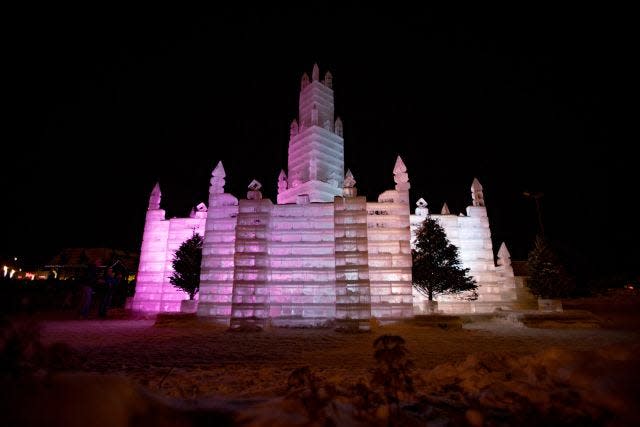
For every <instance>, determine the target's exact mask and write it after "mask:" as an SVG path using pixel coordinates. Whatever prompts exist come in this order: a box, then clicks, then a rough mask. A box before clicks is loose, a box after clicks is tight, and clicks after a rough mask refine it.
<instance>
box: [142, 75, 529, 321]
mask: <svg viewBox="0 0 640 427" xmlns="http://www.w3.org/2000/svg"><path fill="white" fill-rule="evenodd" d="M344 170H345V166H344V138H343V129H342V121H341V120H340V118H339V117H338V118H336V117H335V116H334V96H333V89H332V75H331V73H330V72H326V73H325V75H324V78H323V79H322V80H320V72H319V69H318V66H317V65H314V67H313V71H312V73H311V78H309V76H308V74H307V73H305V74H304V75H303V76H302V81H301V87H300V97H299V110H298V118H297V119H296V120H293V122H292V123H291V127H290V138H289V149H288V165H287V170H286V171H285V170H283V171H281V172H280V175H279V177H278V197H277V203H276V204H274V203H273V202H272V201H271V200H268V199H264V198H263V197H262V193H261V191H260V190H261V184H260V183H259V182H257V181H255V180H254V181H252V182H251V183H250V184H249V187H248V192H247V195H246V198H243V199H238V198H237V197H235V196H233V195H232V194H229V193H226V192H225V188H224V187H225V176H226V171H225V170H224V167H223V165H222V162H219V163H218V164H217V166H216V167H215V169H214V170H213V172H212V178H211V186H210V188H209V203H208V205H205V204H204V203H201V204H200V205H198V206H197V207H196V208H195V209H194V210H193V211H192V213H191V215H190V216H189V217H188V218H172V219H166V218H165V211H164V210H162V209H161V208H160V199H161V192H160V187H159V185H156V186H155V188H154V189H153V191H152V193H151V197H150V200H149V209H148V211H147V216H146V222H145V228H144V234H143V239H142V248H141V254H140V266H139V270H138V275H137V285H136V293H135V296H134V298H133V302H132V308H133V309H134V310H139V311H145V312H171V311H180V310H181V301H182V300H184V299H185V298H186V294H185V293H184V292H182V291H180V290H178V289H176V288H174V287H173V286H172V285H171V283H170V282H169V276H170V275H171V261H172V259H173V254H174V253H175V251H176V250H177V249H178V247H179V246H180V244H181V243H182V242H184V241H185V240H187V239H188V238H189V237H191V236H192V233H193V232H194V231H195V232H197V233H200V234H201V235H203V237H204V247H203V257H202V271H201V280H200V292H199V294H198V302H197V314H198V315H199V316H206V317H208V318H211V319H213V320H216V321H220V322H223V323H225V324H228V325H231V326H236V325H240V324H243V323H246V322H252V323H259V324H263V323H264V322H266V321H269V322H270V323H271V324H275V325H290V326H295V325H316V324H322V323H324V322H327V321H336V322H340V321H349V322H351V323H352V324H353V323H355V324H358V325H359V326H360V327H362V328H366V327H367V325H368V324H369V321H370V319H371V318H372V317H375V318H377V319H379V320H381V321H392V320H397V319H401V318H405V317H410V316H413V315H414V314H415V313H420V312H423V310H424V309H425V307H426V306H427V303H426V301H425V297H423V296H422V295H421V294H420V293H418V292H417V291H416V290H415V289H413V287H412V281H411V240H412V234H413V232H414V231H415V230H416V229H417V228H418V226H419V225H420V223H421V222H422V221H423V220H424V218H425V217H426V215H428V214H429V211H428V208H427V204H426V202H425V201H424V200H423V199H420V200H418V202H417V208H416V209H415V214H414V215H412V214H411V212H410V206H409V190H410V188H411V187H410V184H409V175H408V173H407V168H406V166H405V164H404V163H403V161H402V159H401V158H400V156H398V157H397V159H396V161H395V166H394V168H393V170H392V171H391V170H390V171H389V175H390V177H389V178H391V172H392V173H393V181H394V184H395V185H394V187H393V189H390V190H387V191H385V192H383V193H382V194H380V195H379V196H378V199H377V201H376V202H370V201H367V199H366V197H364V196H359V195H358V193H357V189H356V180H355V178H354V176H353V175H352V173H351V171H349V170H348V169H347V172H346V174H345V172H344ZM471 196H472V204H471V206H469V207H468V208H467V210H466V215H463V214H460V215H451V214H450V213H449V211H448V209H447V207H446V205H445V206H444V207H443V209H442V211H441V213H440V214H437V215H434V214H431V216H432V217H434V218H436V219H438V221H440V224H441V225H442V226H443V228H444V229H445V232H446V233H447V236H448V238H449V240H450V241H451V242H452V243H453V244H455V245H456V246H458V248H459V253H460V256H461V260H462V263H463V264H464V266H465V267H468V268H470V271H471V275H472V276H473V277H474V278H475V279H476V281H477V282H478V285H479V287H478V298H477V300H475V301H468V300H466V299H464V297H463V296H440V297H439V298H438V299H439V309H440V310H442V311H445V312H486V311H492V310H495V309H496V308H503V309H508V308H511V307H512V306H513V305H514V304H515V303H516V300H517V298H516V286H515V281H514V276H513V269H512V268H511V263H510V257H509V253H508V251H507V249H506V247H505V246H504V244H503V245H502V246H501V247H500V250H499V251H498V254H497V255H498V258H497V263H496V261H494V252H493V247H492V243H491V231H490V228H489V220H488V218H487V211H486V208H485V203H484V196H483V189H482V186H481V185H480V183H479V182H478V181H477V180H474V181H473V183H472V185H471ZM496 264H497V265H496Z"/></svg>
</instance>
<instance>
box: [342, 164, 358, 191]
mask: <svg viewBox="0 0 640 427" xmlns="http://www.w3.org/2000/svg"><path fill="white" fill-rule="evenodd" d="M343 187H344V188H343V190H342V194H343V195H344V197H355V196H357V195H358V190H357V189H356V179H355V178H354V177H353V174H352V173H351V169H347V173H346V174H345V176H344V184H343Z"/></svg>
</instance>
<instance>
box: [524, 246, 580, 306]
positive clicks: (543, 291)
mask: <svg viewBox="0 0 640 427" xmlns="http://www.w3.org/2000/svg"><path fill="white" fill-rule="evenodd" d="M528 264H529V279H528V280H527V286H528V287H529V289H530V290H531V293H533V294H534V295H535V296H537V297H539V298H551V299H553V298H562V297H566V296H568V295H569V293H570V292H571V291H572V290H573V288H574V283H573V280H572V279H571V277H570V276H569V274H568V273H567V271H566V270H565V268H564V266H563V265H562V264H561V263H560V260H559V259H558V257H557V256H556V254H555V253H554V252H553V250H552V249H551V247H550V246H549V245H548V243H547V242H546V241H545V239H544V238H543V237H541V236H537V237H536V241H535V245H534V247H533V249H532V250H531V252H529V259H528Z"/></svg>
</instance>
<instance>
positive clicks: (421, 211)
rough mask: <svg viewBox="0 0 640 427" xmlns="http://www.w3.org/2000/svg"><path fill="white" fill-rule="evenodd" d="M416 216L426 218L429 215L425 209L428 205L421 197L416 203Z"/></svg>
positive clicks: (427, 209)
mask: <svg viewBox="0 0 640 427" xmlns="http://www.w3.org/2000/svg"><path fill="white" fill-rule="evenodd" d="M416 206H417V208H416V215H418V216H427V215H429V208H427V206H428V204H427V201H426V200H425V199H423V198H422V197H421V198H420V199H418V201H417V202H416Z"/></svg>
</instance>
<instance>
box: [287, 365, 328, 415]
mask: <svg viewBox="0 0 640 427" xmlns="http://www.w3.org/2000/svg"><path fill="white" fill-rule="evenodd" d="M287 386H288V394H287V397H288V398H294V399H298V400H300V402H301V403H302V405H303V406H304V408H305V410H306V411H307V415H308V416H309V419H310V420H315V419H318V417H324V416H326V415H325V414H323V413H324V410H325V408H327V407H328V406H329V405H332V404H333V402H334V399H335V398H336V396H337V390H336V388H335V387H334V386H333V385H332V384H329V383H323V381H322V380H321V379H320V378H319V377H318V376H316V375H315V374H314V373H313V372H311V369H309V367H308V366H303V367H301V368H297V369H294V370H293V372H291V374H289V379H288V381H287Z"/></svg>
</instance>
